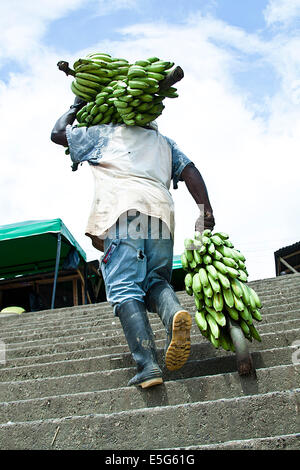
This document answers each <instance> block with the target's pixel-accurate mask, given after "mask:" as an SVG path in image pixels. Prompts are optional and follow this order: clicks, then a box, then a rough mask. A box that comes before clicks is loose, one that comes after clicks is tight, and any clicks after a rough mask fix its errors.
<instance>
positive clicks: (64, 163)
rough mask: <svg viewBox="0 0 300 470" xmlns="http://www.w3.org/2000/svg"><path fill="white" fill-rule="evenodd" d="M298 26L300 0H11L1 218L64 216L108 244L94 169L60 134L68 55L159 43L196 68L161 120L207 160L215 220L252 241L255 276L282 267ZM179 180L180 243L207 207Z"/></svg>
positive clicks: (3, 26) (294, 206)
mask: <svg viewBox="0 0 300 470" xmlns="http://www.w3.org/2000/svg"><path fill="white" fill-rule="evenodd" d="M299 25H300V0H198V1H196V0H177V1H175V2H174V1H170V0H163V1H162V0H110V1H108V0H40V1H39V2H35V1H33V0H26V2H25V1H24V0H11V1H10V2H2V4H1V5H0V41H1V49H0V121H1V122H0V124H1V129H2V133H1V136H0V145H1V153H2V155H1V156H2V162H3V166H2V171H1V173H0V200H1V204H2V206H1V211H0V224H1V225H3V224H6V223H13V222H17V221H21V220H30V219H47V218H56V217H61V218H62V219H63V221H64V223H65V224H66V225H67V227H68V228H69V230H70V231H71V232H72V233H73V235H74V236H75V237H76V239H77V240H78V241H79V242H80V244H81V245H82V247H83V248H84V249H85V251H86V252H87V255H88V258H89V259H95V258H97V257H99V255H100V253H99V252H96V251H95V250H94V249H93V248H92V247H91V244H90V240H89V239H87V237H85V235H84V229H85V224H86V221H87V217H88V213H89V210H90V205H91V202H92V198H93V186H92V180H91V175H90V172H89V168H88V166H84V165H83V166H82V167H81V168H80V171H78V172H76V173H73V172H72V171H71V170H70V162H69V161H68V160H67V158H66V157H65V156H64V153H63V150H62V149H61V148H59V147H58V146H55V145H54V144H52V143H51V142H50V139H49V135H50V132H51V129H52V127H53V124H54V122H55V121H56V119H57V118H58V117H59V115H61V114H62V113H63V112H64V111H65V110H66V109H67V108H68V106H69V105H70V104H71V102H72V101H73V99H74V95H73V94H72V92H71V90H70V79H69V78H67V77H66V76H65V75H64V74H62V73H61V72H59V71H58V69H57V67H56V63H57V61H58V60H61V59H64V60H67V61H69V62H70V64H72V63H73V61H74V60H76V59H77V58H79V57H82V56H84V55H85V54H86V53H88V52H93V51H97V50H102V51H103V52H109V53H111V54H112V55H114V56H117V57H124V58H127V59H128V60H130V61H131V60H137V59H141V58H147V57H149V56H151V55H158V56H159V57H160V58H162V59H165V60H173V61H174V62H175V63H176V65H180V66H182V68H183V69H184V71H185V77H184V79H183V80H182V81H181V82H180V83H179V84H178V92H179V98H178V99H176V100H169V102H168V103H167V106H166V109H165V110H164V113H163V115H162V116H161V117H160V118H159V120H158V124H159V128H160V130H161V132H162V133H163V134H166V135H169V137H171V138H173V139H174V140H175V141H176V142H177V143H178V145H179V146H180V147H181V149H182V151H183V152H184V153H186V154H187V156H189V158H191V160H193V161H194V163H195V164H196V165H197V167H198V168H199V170H200V171H201V172H202V174H203V176H204V179H205V181H206V183H207V186H208V190H209V193H210V197H211V200H212V203H213V207H214V211H215V216H216V221H217V224H216V229H217V230H223V231H227V232H228V233H229V234H230V235H231V238H232V239H233V241H234V242H235V243H236V246H237V247H238V248H239V249H241V250H242V251H244V253H245V255H246V257H247V261H248V271H249V273H250V277H251V278H253V279H255V278H261V277H271V276H273V275H274V273H275V268H274V259H273V253H274V251H275V250H276V249H278V248H280V247H282V246H286V245H288V244H291V243H295V242H296V241H299V228H300V222H299V221H298V219H297V217H296V214H298V212H299V209H298V207H299V191H298V187H299V181H298V180H299V178H298V174H299V166H300V165H299V147H300V145H299V144H300V141H299V136H300V108H299V104H300V58H299V53H298V51H299V49H300V29H299ZM291 169H292V170H291ZM171 192H172V195H173V197H174V200H175V206H176V211H177V218H176V220H177V223H176V232H175V250H174V251H175V253H176V254H178V253H180V252H181V250H182V246H183V240H184V238H185V237H189V236H190V235H191V234H192V233H193V224H194V219H195V218H196V217H197V207H196V206H195V204H194V202H193V200H192V199H191V197H190V195H189V194H188V192H187V190H186V189H185V188H184V187H183V186H181V185H180V186H179V189H178V190H177V191H171ZM187 206H188V207H190V210H189V211H186V207H187Z"/></svg>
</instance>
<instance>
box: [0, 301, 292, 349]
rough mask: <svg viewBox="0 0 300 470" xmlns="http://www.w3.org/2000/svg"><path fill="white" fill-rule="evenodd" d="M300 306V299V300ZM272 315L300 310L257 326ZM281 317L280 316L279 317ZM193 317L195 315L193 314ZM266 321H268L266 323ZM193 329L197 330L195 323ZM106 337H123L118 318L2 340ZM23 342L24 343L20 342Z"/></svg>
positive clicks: (156, 322) (155, 321)
mask: <svg viewBox="0 0 300 470" xmlns="http://www.w3.org/2000/svg"><path fill="white" fill-rule="evenodd" d="M299 304H300V298H299ZM270 315H272V319H273V322H274V323H275V322H276V321H279V318H281V319H282V320H281V321H283V320H286V321H287V320H288V319H290V320H293V319H294V320H296V319H297V318H299V319H300V308H299V309H298V310H287V311H285V312H284V313H283V312H279V313H277V311H276V312H275V313H273V314H269V315H263V321H262V322H257V323H256V324H257V326H258V327H259V328H261V327H262V326H263V325H264V324H265V323H267V324H271V323H272V322H271V321H270ZM279 315H280V316H279ZM192 316H193V313H192ZM265 320H266V321H265ZM112 323H113V324H112ZM150 323H151V325H152V328H153V331H159V330H162V331H163V330H164V327H163V325H162V322H161V321H160V319H159V318H158V316H157V315H154V314H151V315H150ZM193 327H194V328H197V326H196V324H195V322H193ZM103 334H104V335H105V336H118V335H120V334H121V335H122V334H123V333H122V328H121V324H120V321H119V319H118V318H116V319H115V320H114V321H113V322H108V323H104V322H103V321H101V320H99V321H92V322H87V323H84V324H80V325H75V326H74V325H73V326H72V325H69V327H68V328H66V327H65V326H64V325H60V326H55V327H52V328H46V327H43V328H39V329H34V330H29V331H28V330H26V331H25V332H23V331H22V330H17V329H16V331H15V332H14V333H12V332H11V333H9V334H7V333H6V334H5V332H3V333H2V335H1V340H2V341H4V342H5V343H6V344H13V343H15V344H21V343H25V342H26V343H27V345H30V344H31V343H32V342H35V341H41V340H47V339H49V340H50V339H51V338H57V339H58V338H62V337H70V336H75V335H79V336H80V337H81V336H82V335H84V336H86V337H88V335H100V336H101V335H103ZM20 340H22V341H20Z"/></svg>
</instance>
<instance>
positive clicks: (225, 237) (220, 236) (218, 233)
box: [214, 232, 229, 240]
mask: <svg viewBox="0 0 300 470" xmlns="http://www.w3.org/2000/svg"><path fill="white" fill-rule="evenodd" d="M214 235H216V236H218V237H219V238H221V239H222V240H227V239H228V238H229V235H228V233H226V232H216V233H215V234H214Z"/></svg>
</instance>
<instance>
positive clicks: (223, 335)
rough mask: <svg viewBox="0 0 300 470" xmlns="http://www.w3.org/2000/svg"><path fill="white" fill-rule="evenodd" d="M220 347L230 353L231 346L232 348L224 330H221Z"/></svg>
mask: <svg viewBox="0 0 300 470" xmlns="http://www.w3.org/2000/svg"><path fill="white" fill-rule="evenodd" d="M219 341H220V345H221V346H222V348H223V349H225V351H230V350H231V346H230V338H229V337H228V335H227V333H226V332H225V331H224V329H222V330H221V332H220V338H219Z"/></svg>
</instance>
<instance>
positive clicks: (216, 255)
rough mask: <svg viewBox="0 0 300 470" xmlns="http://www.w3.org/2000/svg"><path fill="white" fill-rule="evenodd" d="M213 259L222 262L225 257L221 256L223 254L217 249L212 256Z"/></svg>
mask: <svg viewBox="0 0 300 470" xmlns="http://www.w3.org/2000/svg"><path fill="white" fill-rule="evenodd" d="M212 257H213V259H214V260H216V261H221V260H222V259H223V256H222V255H221V253H220V252H219V251H218V250H216V249H215V251H214V252H213V254H212Z"/></svg>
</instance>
